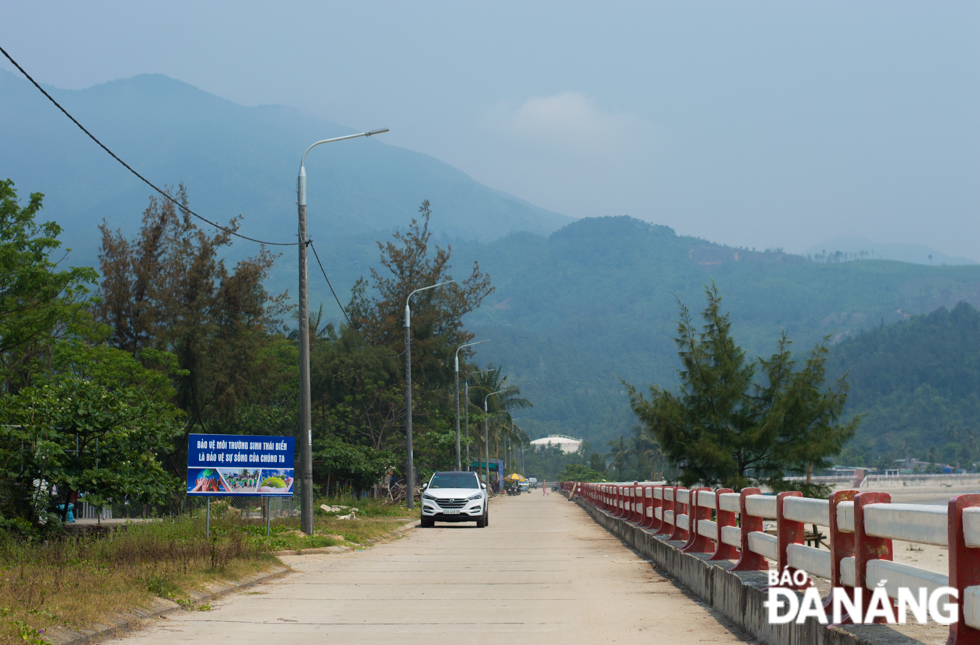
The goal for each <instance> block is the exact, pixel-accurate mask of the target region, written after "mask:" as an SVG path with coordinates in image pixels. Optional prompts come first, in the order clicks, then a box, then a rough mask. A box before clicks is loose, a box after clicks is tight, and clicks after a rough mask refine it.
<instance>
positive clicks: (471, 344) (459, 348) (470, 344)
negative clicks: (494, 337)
mask: <svg viewBox="0 0 980 645" xmlns="http://www.w3.org/2000/svg"><path fill="white" fill-rule="evenodd" d="M489 342H490V341H489V340H481V341H478V342H475V343H467V344H465V345H460V346H459V347H457V348H456V371H457V372H458V371H459V350H461V349H463V348H464V347H473V345H482V344H483V343H489Z"/></svg>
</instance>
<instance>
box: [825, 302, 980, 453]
mask: <svg viewBox="0 0 980 645" xmlns="http://www.w3.org/2000/svg"><path fill="white" fill-rule="evenodd" d="M828 368H829V371H830V373H831V374H842V373H844V372H845V371H847V372H848V381H849V382H850V383H851V393H850V397H849V400H848V402H847V408H846V412H847V415H848V416H853V415H856V414H861V415H863V416H864V419H863V420H862V421H861V425H860V429H859V430H858V434H857V436H856V437H855V438H854V440H853V441H852V442H851V445H850V446H848V448H847V449H845V452H844V453H843V455H842V456H841V462H842V463H845V462H846V463H848V464H851V465H865V464H867V465H879V464H880V465H882V466H884V465H886V464H887V465H888V466H889V467H894V464H893V463H892V461H891V460H894V459H903V458H905V456H906V455H907V456H909V457H911V458H913V459H921V460H924V461H929V462H942V463H946V464H950V465H954V466H955V465H957V464H959V465H961V466H964V467H965V466H968V465H969V464H972V463H974V462H975V461H977V460H978V459H980V313H978V312H977V310H976V309H974V308H973V307H972V306H970V305H968V304H966V303H960V304H958V305H956V306H955V307H954V308H953V309H952V310H948V309H946V308H945V307H944V308H941V309H938V310H936V311H934V312H932V313H930V314H928V315H923V316H915V317H913V318H912V319H910V320H908V321H904V322H900V323H897V324H894V325H886V326H879V327H876V328H875V329H872V330H868V331H866V332H863V333H861V334H859V335H857V336H856V337H855V338H852V339H849V340H847V341H845V342H843V343H841V344H840V345H838V346H837V347H834V348H833V350H832V351H831V358H830V360H829V361H828Z"/></svg>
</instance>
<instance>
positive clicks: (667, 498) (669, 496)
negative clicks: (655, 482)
mask: <svg viewBox="0 0 980 645" xmlns="http://www.w3.org/2000/svg"><path fill="white" fill-rule="evenodd" d="M673 510H674V487H673V486H664V505H663V507H661V514H660V517H661V520H660V530H658V531H657V535H670V534H671V533H673V532H674V523H673V522H668V521H667V511H673Z"/></svg>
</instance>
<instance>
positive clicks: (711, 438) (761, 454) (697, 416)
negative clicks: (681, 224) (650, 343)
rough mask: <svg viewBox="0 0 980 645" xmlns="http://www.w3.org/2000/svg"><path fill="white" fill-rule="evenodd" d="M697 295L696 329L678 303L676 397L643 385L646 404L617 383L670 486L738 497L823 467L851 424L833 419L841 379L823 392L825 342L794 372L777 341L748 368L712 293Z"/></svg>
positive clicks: (783, 341)
mask: <svg viewBox="0 0 980 645" xmlns="http://www.w3.org/2000/svg"><path fill="white" fill-rule="evenodd" d="M705 294H706V296H707V300H708V304H707V306H706V307H705V309H704V310H703V311H702V313H701V316H702V318H703V319H704V324H703V326H702V327H701V328H700V330H698V328H697V327H696V326H695V323H694V320H693V318H692V316H691V314H690V311H689V310H688V309H687V307H685V306H684V305H683V304H681V303H678V304H679V306H680V320H679V321H678V326H677V329H678V336H677V338H675V339H674V340H675V342H676V343H677V346H678V348H679V350H680V351H679V352H678V355H679V356H680V359H681V365H682V367H681V369H680V370H678V375H679V380H680V391H679V392H678V393H677V394H674V393H671V392H669V391H667V390H665V389H663V388H661V387H659V386H657V385H652V386H651V387H650V394H651V398H650V400H647V399H646V398H645V397H644V396H643V395H642V394H640V393H639V392H637V390H636V389H635V388H634V387H633V386H630V385H629V384H626V383H625V382H624V384H625V385H626V386H627V388H628V390H629V393H630V402H631V405H632V408H633V411H634V412H635V413H636V415H637V417H639V419H640V420H641V422H643V424H644V426H645V427H646V429H647V430H648V431H649V432H650V433H651V434H652V435H653V437H654V438H655V439H656V441H657V443H658V444H659V445H660V446H661V449H662V450H663V454H664V455H665V456H666V457H667V459H668V460H670V461H671V462H673V464H675V465H676V466H677V468H678V469H679V471H680V475H679V477H678V479H679V480H680V481H681V483H683V484H684V485H685V486H692V485H694V484H696V483H703V484H722V485H724V486H726V487H730V488H733V489H735V490H739V489H741V488H744V487H745V486H747V485H749V484H750V483H752V482H758V483H765V484H767V485H769V486H771V487H773V488H779V489H782V488H785V487H786V486H785V483H784V482H783V477H784V475H786V474H789V473H796V472H807V473H808V474H812V470H813V468H814V467H817V468H821V467H825V466H827V465H828V462H827V461H826V459H827V457H829V456H832V455H834V454H837V453H838V452H839V451H840V449H841V448H842V447H843V444H844V443H845V442H846V441H847V440H848V439H850V437H851V436H853V434H854V431H855V429H856V427H857V423H858V420H853V421H851V422H850V423H847V424H844V425H841V424H839V423H838V422H837V421H838V419H839V417H840V414H841V411H842V409H843V406H844V402H845V401H846V398H847V386H846V382H845V380H844V377H842V378H841V379H839V380H838V381H837V386H836V389H830V388H825V387H824V381H825V376H826V370H825V368H824V364H825V361H826V355H827V350H826V346H825V344H826V339H825V342H824V343H822V344H820V345H818V346H817V347H816V348H814V350H813V351H812V352H811V354H810V356H809V358H808V360H807V362H806V364H805V365H804V367H803V368H802V369H800V370H799V371H794V370H795V367H796V364H795V361H794V360H793V358H792V354H791V353H790V351H789V345H790V341H789V339H788V338H787V336H786V335H785V334H783V336H782V337H781V338H780V340H779V343H778V346H777V351H776V352H775V353H774V354H773V355H772V356H771V357H770V358H768V359H761V358H760V359H757V360H756V361H753V362H749V361H748V360H747V359H746V356H745V352H744V351H743V350H742V349H741V348H740V347H739V346H738V345H737V344H736V343H735V340H734V338H733V337H732V334H731V321H730V319H729V316H728V314H727V313H725V314H723V313H722V311H721V295H720V294H719V292H718V289H717V287H716V286H715V285H714V284H712V285H711V286H710V287H706V288H705ZM809 483H810V482H809V479H808V481H807V485H809ZM807 490H810V492H813V490H812V487H811V488H808V489H807Z"/></svg>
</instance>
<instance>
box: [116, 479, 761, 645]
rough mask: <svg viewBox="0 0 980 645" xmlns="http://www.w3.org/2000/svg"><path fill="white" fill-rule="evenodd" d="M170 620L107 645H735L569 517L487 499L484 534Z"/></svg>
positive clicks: (440, 537)
mask: <svg viewBox="0 0 980 645" xmlns="http://www.w3.org/2000/svg"><path fill="white" fill-rule="evenodd" d="M283 560H284V561H285V562H286V563H287V564H289V565H290V566H291V567H293V568H294V569H295V570H296V573H292V574H290V575H288V576H286V577H284V578H282V579H280V580H277V581H274V582H271V583H267V584H263V585H258V586H256V587H254V588H253V589H252V590H251V591H249V592H245V593H240V594H237V595H234V596H228V597H226V598H224V599H222V600H220V601H218V602H217V603H215V608H214V609H213V610H212V611H210V612H200V613H190V612H182V613H180V614H172V615H171V616H170V617H169V618H168V619H159V620H157V621H155V622H154V623H153V625H151V626H150V627H148V628H146V629H144V630H142V631H140V632H136V633H133V634H131V635H129V636H127V637H125V638H120V639H115V641H114V642H116V643H127V644H129V643H132V644H136V643H138V644H140V645H150V644H157V643H159V644H167V645H172V644H174V643H201V644H205V643H206V644H207V645H216V644H218V643H226V642H227V643H234V644H235V645H244V644H251V643H255V644H256V645H258V644H262V645H265V644H268V643H276V644H282V643H304V644H306V643H322V642H326V639H330V641H331V642H334V643H344V644H347V643H371V644H372V645H377V644H379V643H398V644H399V645H411V644H415V643H452V644H454V645H459V644H467V643H481V644H482V643H516V642H520V643H530V644H535V645H537V644H549V643H556V644H558V643H560V644H562V645H570V644H573V643H583V644H585V643H643V644H644V645H649V644H650V643H665V644H670V643H737V642H742V637H741V636H739V635H738V634H736V633H733V632H732V631H730V623H728V621H727V620H725V619H724V617H722V616H720V615H719V614H716V613H715V612H713V611H711V610H710V609H708V608H706V607H703V606H701V605H699V604H698V603H697V602H696V600H695V599H694V598H692V597H689V596H688V595H686V594H685V593H684V591H683V589H681V588H679V587H677V586H675V585H674V584H673V583H672V582H670V581H668V580H666V579H664V578H663V577H662V576H661V575H660V574H659V573H658V571H657V570H656V569H655V568H653V567H652V565H651V564H650V563H648V562H645V561H643V560H641V559H639V558H638V557H637V556H636V555H635V554H634V553H633V552H632V551H630V550H628V549H626V548H625V547H624V546H622V544H621V543H620V542H619V541H618V540H616V539H615V538H613V537H611V536H610V535H609V534H608V533H607V532H606V531H604V530H602V529H601V528H599V527H598V526H597V525H596V524H594V523H593V522H592V520H590V519H589V518H588V516H587V515H586V514H585V513H584V512H583V511H582V510H581V509H580V508H579V507H578V506H577V505H575V504H572V503H570V502H568V501H567V500H565V498H564V497H562V496H560V495H558V494H551V495H548V496H542V495H541V492H540V491H535V492H532V493H530V494H524V495H521V496H519V497H504V498H497V499H495V500H494V501H493V503H492V505H491V507H490V526H489V527H487V528H486V529H477V528H474V527H473V524H456V525H454V524H436V526H435V528H432V529H414V530H411V531H409V532H408V533H407V534H406V536H405V537H404V538H401V539H398V540H394V541H392V542H390V543H387V544H382V545H378V546H375V547H373V548H371V549H368V550H366V551H363V552H356V553H350V554H330V555H327V554H325V555H307V556H294V557H288V558H283Z"/></svg>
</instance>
